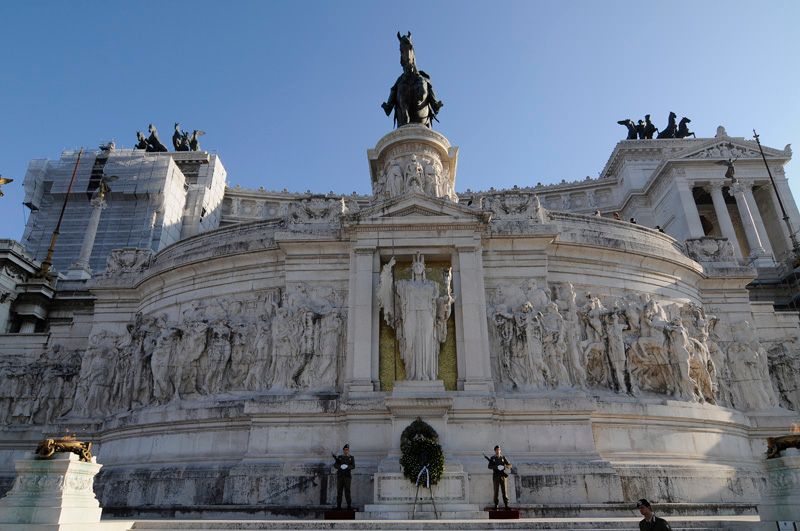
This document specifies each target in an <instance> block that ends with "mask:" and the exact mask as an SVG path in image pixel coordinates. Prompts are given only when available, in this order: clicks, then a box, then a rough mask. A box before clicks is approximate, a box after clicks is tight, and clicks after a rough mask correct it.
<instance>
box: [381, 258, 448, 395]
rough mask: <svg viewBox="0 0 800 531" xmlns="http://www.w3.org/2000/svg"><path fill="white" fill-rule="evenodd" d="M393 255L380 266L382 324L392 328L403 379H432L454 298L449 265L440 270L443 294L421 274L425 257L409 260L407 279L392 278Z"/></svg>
mask: <svg viewBox="0 0 800 531" xmlns="http://www.w3.org/2000/svg"><path fill="white" fill-rule="evenodd" d="M394 265H395V259H394V258H392V259H391V260H390V261H389V263H387V264H386V265H385V266H383V269H381V279H380V284H379V285H378V301H379V304H380V307H381V308H383V318H384V320H385V321H386V324H388V325H389V326H391V327H392V328H394V330H395V332H396V334H397V339H398V342H399V344H400V356H401V358H402V359H403V363H404V364H405V367H406V379H407V380H436V379H437V377H438V374H437V373H438V369H439V348H440V346H441V344H442V343H444V342H445V340H446V339H447V320H448V319H449V318H450V312H451V310H452V305H453V302H454V300H455V299H454V298H453V294H452V289H451V282H452V276H453V273H452V268H447V269H445V270H444V285H445V294H444V295H442V296H440V293H439V284H437V283H436V282H434V281H432V280H428V279H427V278H426V276H425V257H424V256H422V254H420V253H419V252H418V253H417V254H416V256H415V257H414V259H413V261H412V263H411V280H397V281H395V280H394V277H393V275H394V273H393V271H392V270H393V268H394Z"/></svg>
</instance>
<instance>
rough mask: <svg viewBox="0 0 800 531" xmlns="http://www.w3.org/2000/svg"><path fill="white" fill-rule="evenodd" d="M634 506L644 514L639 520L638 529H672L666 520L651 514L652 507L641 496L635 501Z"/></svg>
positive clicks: (642, 530)
mask: <svg viewBox="0 0 800 531" xmlns="http://www.w3.org/2000/svg"><path fill="white" fill-rule="evenodd" d="M636 508H637V509H639V512H640V513H641V514H642V516H644V519H643V520H642V521H641V522H639V529H640V531H672V528H671V527H670V526H669V524H668V523H667V521H666V520H664V519H663V518H659V517H658V516H656V515H654V514H653V508H652V507H650V502H649V501H647V500H646V499H644V498H642V499H641V500H639V501H638V502H636Z"/></svg>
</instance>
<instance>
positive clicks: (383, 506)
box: [356, 471, 513, 520]
mask: <svg viewBox="0 0 800 531" xmlns="http://www.w3.org/2000/svg"><path fill="white" fill-rule="evenodd" d="M374 489H375V490H374V497H373V499H374V500H375V503H374V504H370V505H365V506H364V512H363V513H359V514H357V515H356V518H365V519H379V520H380V519H410V518H411V517H412V515H413V517H414V518H415V519H429V518H430V519H432V518H435V517H436V516H438V517H439V518H440V519H452V518H458V519H461V518H488V516H489V515H488V514H487V513H486V512H484V511H482V510H481V508H480V507H479V506H478V505H476V504H472V503H470V502H469V474H467V473H466V472H463V471H458V472H445V473H444V475H443V476H442V478H441V479H440V480H439V483H438V484H437V485H432V486H431V489H430V490H429V489H427V488H425V487H424V486H421V487H420V489H419V491H417V487H416V485H414V484H413V483H411V482H410V481H409V480H408V479H407V478H406V477H405V476H403V474H402V473H395V472H378V473H377V474H375V476H374ZM510 490H512V492H513V489H510ZM415 499H416V500H417V503H416V510H415V509H414V500H415ZM434 505H435V510H434ZM362 515H363V516H362Z"/></svg>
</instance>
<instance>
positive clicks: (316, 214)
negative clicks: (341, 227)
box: [286, 197, 349, 225]
mask: <svg viewBox="0 0 800 531" xmlns="http://www.w3.org/2000/svg"><path fill="white" fill-rule="evenodd" d="M348 211H349V209H348V207H347V205H346V203H345V201H344V199H343V198H337V197H310V198H306V199H302V200H300V201H294V202H292V203H289V204H288V205H287V206H286V219H287V221H288V223H289V224H290V225H319V224H323V225H333V224H336V223H339V222H340V220H341V217H342V216H343V215H345V214H347V213H348Z"/></svg>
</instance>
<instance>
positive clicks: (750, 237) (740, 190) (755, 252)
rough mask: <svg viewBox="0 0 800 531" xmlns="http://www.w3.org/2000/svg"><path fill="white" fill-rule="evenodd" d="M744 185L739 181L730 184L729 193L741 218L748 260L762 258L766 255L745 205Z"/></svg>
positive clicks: (750, 214)
mask: <svg viewBox="0 0 800 531" xmlns="http://www.w3.org/2000/svg"><path fill="white" fill-rule="evenodd" d="M746 188H747V186H746V185H744V184H742V183H741V182H740V181H735V182H734V183H733V184H731V187H730V188H729V191H730V193H731V194H733V197H735V198H736V205H737V206H738V207H739V216H741V218H742V227H744V233H745V236H746V237H747V244H748V245H749V246H750V258H763V257H764V255H765V254H766V253H765V251H764V247H763V246H762V245H761V238H760V237H759V235H758V230H757V229H756V225H755V222H754V221H753V215H752V213H751V212H750V206H749V205H748V204H747V198H746V197H745V189H746Z"/></svg>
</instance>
